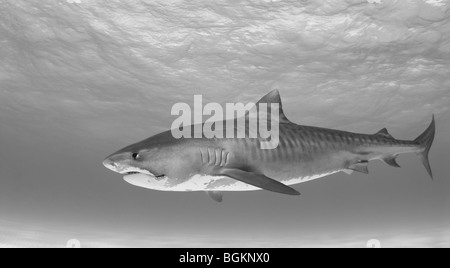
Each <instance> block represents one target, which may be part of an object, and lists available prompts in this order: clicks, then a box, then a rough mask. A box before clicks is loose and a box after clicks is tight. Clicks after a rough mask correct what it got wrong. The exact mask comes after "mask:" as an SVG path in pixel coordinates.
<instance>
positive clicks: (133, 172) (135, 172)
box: [121, 171, 166, 178]
mask: <svg viewBox="0 0 450 268" xmlns="http://www.w3.org/2000/svg"><path fill="white" fill-rule="evenodd" d="M121 174H123V175H135V174H145V175H150V176H153V177H155V178H164V177H165V176H166V175H164V174H161V175H154V174H151V173H150V172H137V171H129V172H125V173H121Z"/></svg>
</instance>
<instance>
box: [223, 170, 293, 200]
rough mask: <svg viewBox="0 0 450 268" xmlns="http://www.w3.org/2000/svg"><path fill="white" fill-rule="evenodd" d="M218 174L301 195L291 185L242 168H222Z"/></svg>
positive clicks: (259, 186)
mask: <svg viewBox="0 0 450 268" xmlns="http://www.w3.org/2000/svg"><path fill="white" fill-rule="evenodd" d="M218 175H222V176H228V177H230V178H233V179H235V180H238V181H242V182H245V183H247V184H250V185H253V186H255V187H258V188H261V189H264V190H268V191H272V192H277V193H281V194H288V195H300V193H299V192H297V190H295V189H293V188H291V187H289V186H286V185H284V184H283V183H281V182H279V181H276V180H274V179H271V178H269V177H266V176H265V175H263V174H256V173H253V172H247V171H243V170H240V169H222V170H221V171H220V174H218Z"/></svg>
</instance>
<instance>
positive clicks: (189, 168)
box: [103, 90, 435, 202]
mask: <svg viewBox="0 0 450 268" xmlns="http://www.w3.org/2000/svg"><path fill="white" fill-rule="evenodd" d="M260 103H267V104H273V103H276V104H279V145H278V146H277V147H276V148H275V149H271V150H263V149H261V147H260V143H261V142H262V141H263V139H262V138H248V137H247V138H233V139H230V138H220V139H218V138H206V137H205V136H203V137H201V138H195V139H194V138H183V137H182V138H174V137H173V135H172V132H171V131H170V130H169V131H166V132H162V133H160V134H157V135H155V136H152V137H150V138H148V139H145V140H143V141H140V142H138V143H135V144H132V145H129V146H127V147H125V148H123V149H121V150H119V151H117V152H115V153H113V154H111V155H110V156H108V157H107V158H106V159H105V160H104V161H103V165H104V166H105V167H107V168H108V169H110V170H112V171H114V172H117V173H120V174H122V175H124V179H125V181H127V182H128V183H130V184H133V185H136V186H140V187H144V188H149V189H154V190H160V191H205V192H207V193H208V194H209V195H210V196H211V197H212V198H213V199H214V200H216V201H218V202H221V201H222V193H223V192H225V191H252V190H261V189H264V190H268V191H272V192H277V193H282V194H287V195H299V194H300V193H299V192H298V191H297V190H295V189H294V188H292V187H291V186H290V185H295V184H298V183H302V182H306V181H310V180H314V179H317V178H321V177H324V176H328V175H331V174H333V173H337V172H341V171H342V172H346V173H348V174H351V173H352V172H353V171H357V172H362V173H368V163H369V161H372V160H377V159H379V160H382V161H384V162H385V163H387V164H388V165H390V166H394V167H400V166H399V164H398V163H397V161H396V157H397V156H398V155H399V154H404V153H415V154H417V155H418V156H419V158H420V159H421V161H422V163H423V165H424V166H425V169H426V171H427V172H428V174H429V176H430V177H431V178H433V176H432V172H431V168H430V164H429V161H428V152H429V150H430V147H431V144H432V142H433V139H434V134H435V121H434V115H433V118H432V121H431V123H430V125H429V126H428V128H427V129H426V130H425V131H424V132H423V133H422V134H420V135H419V136H418V137H417V138H416V139H414V140H397V139H395V138H393V137H392V136H391V135H390V134H389V133H388V131H387V130H386V128H383V129H381V130H380V131H378V132H376V133H374V134H360V133H353V132H348V131H342V130H334V129H328V128H321V127H313V126H303V125H297V124H295V123H293V122H291V121H290V120H288V119H287V118H286V116H285V115H284V113H283V109H282V103H281V99H280V95H279V92H278V90H273V91H271V92H270V93H268V94H267V95H265V96H264V97H263V98H262V99H261V100H259V102H258V103H257V104H260ZM225 125H226V124H225ZM225 131H226V130H225Z"/></svg>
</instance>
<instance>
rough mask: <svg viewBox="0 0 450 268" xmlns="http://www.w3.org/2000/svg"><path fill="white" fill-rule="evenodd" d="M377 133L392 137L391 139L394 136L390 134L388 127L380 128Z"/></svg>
mask: <svg viewBox="0 0 450 268" xmlns="http://www.w3.org/2000/svg"><path fill="white" fill-rule="evenodd" d="M375 135H379V136H384V137H387V138H391V139H393V138H394V137H392V136H391V134H389V132H388V131H387V129H386V128H382V129H380V130H379V131H378V132H377V133H375Z"/></svg>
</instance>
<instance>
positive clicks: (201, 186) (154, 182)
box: [124, 170, 340, 192]
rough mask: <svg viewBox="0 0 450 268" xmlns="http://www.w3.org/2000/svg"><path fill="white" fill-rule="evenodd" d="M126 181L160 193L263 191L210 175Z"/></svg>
mask: <svg viewBox="0 0 450 268" xmlns="http://www.w3.org/2000/svg"><path fill="white" fill-rule="evenodd" d="M339 171H340V170H336V171H333V172H328V173H323V174H315V175H311V176H305V177H298V178H292V179H285V180H282V181H281V182H282V183H284V184H285V185H294V184H299V183H302V182H307V181H311V180H315V179H318V178H321V177H325V176H328V175H331V174H333V173H336V172H339ZM124 180H125V181H126V182H128V183H130V184H132V185H135V186H139V187H143V188H148V189H153V190H159V191H177V192H189V191H255V190H261V188H258V187H255V186H252V185H250V184H247V183H244V182H241V181H237V180H235V179H232V178H229V177H223V176H210V175H195V176H193V177H192V178H190V179H188V180H186V181H184V182H181V183H174V180H172V179H169V178H167V177H166V178H163V179H155V178H154V177H152V176H149V175H146V174H133V175H127V176H124Z"/></svg>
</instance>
